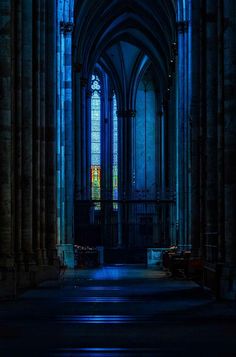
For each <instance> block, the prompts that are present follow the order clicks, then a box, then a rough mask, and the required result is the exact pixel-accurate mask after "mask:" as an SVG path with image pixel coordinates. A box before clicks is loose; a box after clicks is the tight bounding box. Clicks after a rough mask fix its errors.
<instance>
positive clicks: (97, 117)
mask: <svg viewBox="0 0 236 357" xmlns="http://www.w3.org/2000/svg"><path fill="white" fill-rule="evenodd" d="M100 88H101V85H100V80H99V77H98V76H97V75H92V83H91V89H92V97H91V197H92V200H100V199H101V98H100ZM95 209H97V210H98V209H100V203H96V204H95Z"/></svg>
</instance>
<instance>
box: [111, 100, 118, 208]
mask: <svg viewBox="0 0 236 357" xmlns="http://www.w3.org/2000/svg"><path fill="white" fill-rule="evenodd" d="M112 143H113V148H112V149H113V162H112V189H113V200H117V199H118V118H117V101H116V95H115V94H113V140H112ZM113 208H114V209H115V210H116V209H117V208H118V205H117V203H114V204H113Z"/></svg>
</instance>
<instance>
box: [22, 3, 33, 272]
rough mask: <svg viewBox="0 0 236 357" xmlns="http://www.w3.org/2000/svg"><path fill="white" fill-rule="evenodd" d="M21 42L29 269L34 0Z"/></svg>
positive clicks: (25, 12)
mask: <svg viewBox="0 0 236 357" xmlns="http://www.w3.org/2000/svg"><path fill="white" fill-rule="evenodd" d="M22 39H23V44H22V60H23V69H22V197H23V201H22V248H23V252H24V260H25V264H26V269H27V270H28V269H30V266H31V265H32V264H33V250H32V248H33V245H32V236H33V201H32V200H33V166H32V165H33V102H32V86H33V79H32V73H33V63H32V59H33V52H32V44H33V38H32V0H23V1H22Z"/></svg>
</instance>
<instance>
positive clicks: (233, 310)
mask: <svg viewBox="0 0 236 357" xmlns="http://www.w3.org/2000/svg"><path fill="white" fill-rule="evenodd" d="M187 354H188V355H191V356H207V357H211V356H222V357H225V356H236V305H235V303H232V302H231V303H225V302H217V301H215V299H214V298H213V297H212V296H211V295H210V294H209V293H208V292H206V291H203V290H202V289H201V288H200V287H199V286H198V285H196V284H195V283H193V282H191V281H184V280H179V281H178V280H173V279H171V278H168V277H167V276H166V275H165V273H163V272H161V271H156V270H155V269H147V268H145V267H138V266H129V267H128V266H110V267H104V268H100V269H90V270H79V271H69V272H67V273H66V275H65V276H64V278H63V279H61V280H60V281H59V282H48V283H44V284H42V285H41V286H40V287H39V288H37V289H35V290H31V291H28V292H26V293H24V294H22V295H21V296H20V297H19V298H18V299H17V300H16V301H11V302H10V301H9V302H4V303H3V302H2V303H1V304H0V356H1V357H8V356H16V357H18V356H30V357H34V356H86V357H89V356H93V357H108V356H112V357H117V356H121V357H122V356H126V357H128V356H129V357H130V356H133V357H136V356H137V357H138V356H149V357H150V356H153V357H158V356H186V355H187Z"/></svg>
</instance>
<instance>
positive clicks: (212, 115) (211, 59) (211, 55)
mask: <svg viewBox="0 0 236 357" xmlns="http://www.w3.org/2000/svg"><path fill="white" fill-rule="evenodd" d="M205 155H206V181H205V190H206V191H205V192H206V194H205V212H206V225H205V239H204V240H205V245H206V259H207V261H208V262H209V263H213V264H214V263H216V260H217V209H216V207H217V6H216V3H215V1H214V0H208V1H207V4H206V147H205Z"/></svg>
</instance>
